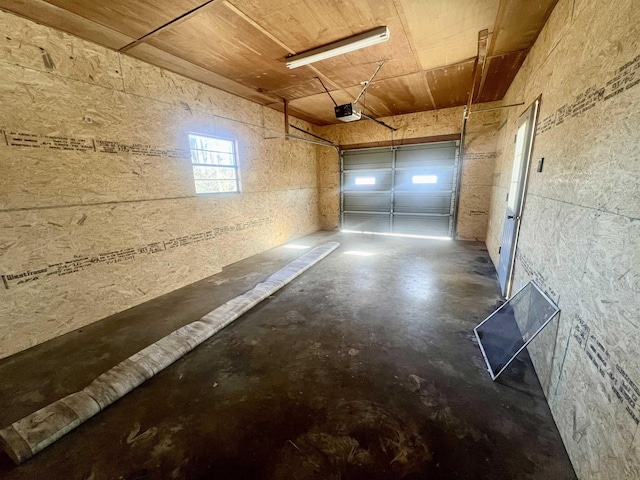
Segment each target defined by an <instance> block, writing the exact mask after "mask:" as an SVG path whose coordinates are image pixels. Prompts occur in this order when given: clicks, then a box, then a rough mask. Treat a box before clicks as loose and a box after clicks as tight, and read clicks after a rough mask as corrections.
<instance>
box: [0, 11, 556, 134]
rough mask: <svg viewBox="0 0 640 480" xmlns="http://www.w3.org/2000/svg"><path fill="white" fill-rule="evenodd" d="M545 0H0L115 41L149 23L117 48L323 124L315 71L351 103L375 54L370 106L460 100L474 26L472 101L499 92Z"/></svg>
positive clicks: (400, 107) (389, 109) (381, 112)
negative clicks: (290, 59)
mask: <svg viewBox="0 0 640 480" xmlns="http://www.w3.org/2000/svg"><path fill="white" fill-rule="evenodd" d="M556 2H557V0H465V1H464V2H462V1H457V2H454V1H451V0H324V1H323V2H318V1H316V0H294V1H291V0H269V1H264V0H215V1H213V2H211V3H208V4H207V1H206V0H183V1H181V2H175V1H173V0H110V1H97V0H46V1H45V0H0V8H2V9H5V10H8V11H10V12H13V13H16V14H18V15H21V16H24V17H27V18H30V19H32V20H35V21H37V22H39V23H43V24H45V25H49V26H52V27H54V28H58V29H60V30H63V31H66V32H69V33H72V34H74V35H77V36H79V37H82V38H85V39H88V40H92V41H94V42H97V43H99V44H101V45H103V46H106V47H108V48H112V49H115V50H120V49H122V48H123V47H125V46H128V45H129V46H130V44H131V43H132V42H136V41H139V40H140V39H141V38H142V37H144V36H145V35H149V34H151V33H152V32H154V33H152V34H151V35H150V36H148V37H146V38H144V40H143V43H140V44H135V43H134V46H132V47H131V50H130V51H127V52H126V53H127V54H129V55H131V56H133V57H136V58H139V59H141V60H144V61H145V62H148V63H151V64H153V65H156V66H159V67H162V68H166V69H167V70H170V71H173V72H176V73H179V74H181V75H184V76H186V77H189V78H192V79H194V80H197V81H200V82H202V83H205V84H207V85H211V86H213V87H217V88H220V89H221V90H224V91H227V92H229V93H232V94H235V95H238V96H241V97H243V98H246V99H248V100H252V101H254V102H257V103H259V104H262V105H267V106H270V107H271V108H275V109H276V110H278V109H280V108H281V107H280V106H279V105H280V103H281V102H282V99H284V98H286V99H289V100H291V113H292V115H295V116H298V117H302V118H305V119H306V120H308V121H311V122H312V123H317V124H328V123H340V122H339V120H337V119H335V117H334V114H333V103H332V102H331V99H330V98H329V97H328V96H327V95H326V93H325V92H324V90H323V88H322V85H321V84H320V83H319V82H318V81H317V79H316V77H321V78H322V79H323V81H324V83H325V85H326V86H327V88H329V89H330V90H331V92H332V94H333V95H334V96H335V97H336V101H337V103H339V104H342V103H348V102H352V101H353V100H354V98H355V96H356V95H357V93H358V92H359V91H360V89H361V85H360V84H361V82H364V81H366V80H368V79H369V78H370V76H371V74H372V73H373V72H374V71H375V69H376V66H377V64H378V62H379V61H380V60H383V59H385V60H387V63H386V64H385V65H384V66H383V67H382V69H381V70H380V72H379V73H378V75H377V76H376V78H375V80H374V81H373V83H372V84H371V86H370V88H369V90H368V93H367V98H366V102H367V107H368V113H370V114H372V115H373V116H376V117H380V116H388V115H399V114H403V113H413V112H418V111H426V110H430V109H434V108H447V107H451V106H459V105H464V104H465V103H466V101H467V99H468V96H469V92H470V91H471V90H472V82H473V65H474V62H475V59H476V55H477V53H478V41H477V39H478V32H479V31H481V30H484V29H489V31H494V34H493V35H490V36H489V42H488V43H489V45H488V51H487V59H486V64H485V68H484V70H480V71H481V72H482V71H484V76H483V77H482V78H481V80H480V86H479V88H477V83H478V78H476V79H475V81H476V88H475V89H474V90H473V91H474V95H473V96H474V98H473V102H474V103H476V102H485V101H494V100H499V99H502V97H503V96H504V94H505V92H506V90H507V89H508V87H509V85H510V83H511V82H512V80H513V78H514V77H515V74H516V73H517V71H518V69H519V68H520V66H521V65H522V62H523V61H524V58H525V56H526V52H527V51H528V49H529V48H530V47H531V45H532V43H533V41H534V40H535V38H537V36H538V34H539V32H540V30H541V29H542V27H543V25H544V22H545V21H546V19H547V18H548V16H549V14H550V12H551V11H552V9H553V7H554V6H555V4H556ZM205 4H207V5H206V6H203V7H202V8H201V9H200V10H198V11H196V12H192V11H193V9H194V8H198V7H200V6H202V5H205ZM189 12H192V13H191V14H190V15H188V18H180V17H181V16H183V15H185V14H187V13H189ZM174 21H175V23H173V22H174ZM382 25H387V26H388V27H389V29H390V32H391V38H390V40H389V41H388V42H384V43H382V44H379V45H375V46H372V47H368V48H365V49H362V50H359V51H355V52H351V53H348V54H346V55H342V56H339V57H334V58H331V59H327V60H324V61H322V62H317V63H314V64H313V65H308V66H304V67H301V68H298V69H294V70H289V69H287V68H286V66H285V61H286V57H287V56H288V55H290V54H292V53H302V52H303V51H305V50H309V49H312V48H315V47H318V46H321V45H326V44H327V43H331V42H333V41H336V40H341V39H344V38H348V37H350V36H352V35H355V34H358V33H362V32H364V31H367V30H370V29H372V28H374V27H378V26H382ZM157 29H159V31H157V32H155V30H157ZM476 92H478V93H477V95H476ZM363 100H364V99H363ZM296 112H297V113H296Z"/></svg>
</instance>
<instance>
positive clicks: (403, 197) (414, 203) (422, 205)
mask: <svg viewBox="0 0 640 480" xmlns="http://www.w3.org/2000/svg"><path fill="white" fill-rule="evenodd" d="M450 210H451V193H442V194H439V195H434V194H425V193H396V197H395V203H394V206H393V211H394V212H397V213H435V214H440V215H449V213H450Z"/></svg>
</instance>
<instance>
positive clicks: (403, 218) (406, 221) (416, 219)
mask: <svg viewBox="0 0 640 480" xmlns="http://www.w3.org/2000/svg"><path fill="white" fill-rule="evenodd" d="M393 231H394V232H396V233H408V234H414V235H430V236H434V237H447V236H449V217H448V216H443V217H425V216H413V215H397V216H394V217H393Z"/></svg>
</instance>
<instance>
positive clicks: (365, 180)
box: [356, 177, 376, 185]
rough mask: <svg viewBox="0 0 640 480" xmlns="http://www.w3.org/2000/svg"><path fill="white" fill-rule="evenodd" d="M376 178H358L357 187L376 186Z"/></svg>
mask: <svg viewBox="0 0 640 480" xmlns="http://www.w3.org/2000/svg"><path fill="white" fill-rule="evenodd" d="M375 184H376V177H356V185H375Z"/></svg>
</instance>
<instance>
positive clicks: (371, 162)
mask: <svg viewBox="0 0 640 480" xmlns="http://www.w3.org/2000/svg"><path fill="white" fill-rule="evenodd" d="M345 158H348V161H346V162H345V163H344V170H345V171H347V170H372V169H384V168H388V169H391V164H392V162H393V152H392V151H391V149H388V150H383V151H367V150H357V151H349V152H347V153H345Z"/></svg>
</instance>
